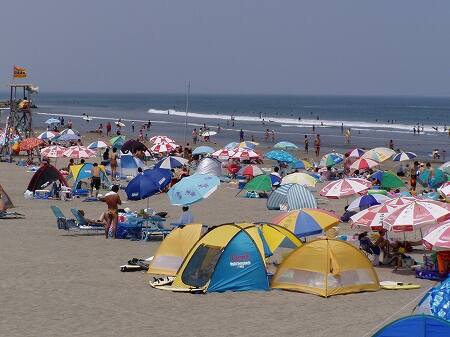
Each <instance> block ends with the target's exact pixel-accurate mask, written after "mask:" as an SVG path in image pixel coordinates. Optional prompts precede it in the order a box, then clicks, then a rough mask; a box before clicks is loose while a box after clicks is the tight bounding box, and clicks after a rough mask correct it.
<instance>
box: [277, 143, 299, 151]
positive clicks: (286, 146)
mask: <svg viewBox="0 0 450 337" xmlns="http://www.w3.org/2000/svg"><path fill="white" fill-rule="evenodd" d="M273 148H274V149H284V150H295V149H298V146H297V145H295V144H294V143H291V142H278V143H276V144H275V145H274V146H273Z"/></svg>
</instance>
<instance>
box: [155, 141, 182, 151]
mask: <svg viewBox="0 0 450 337" xmlns="http://www.w3.org/2000/svg"><path fill="white" fill-rule="evenodd" d="M178 146H179V145H177V144H175V143H159V144H155V145H153V146H152V147H151V149H150V151H152V152H154V153H169V152H172V151H174V150H175V149H176V148H177V147H178Z"/></svg>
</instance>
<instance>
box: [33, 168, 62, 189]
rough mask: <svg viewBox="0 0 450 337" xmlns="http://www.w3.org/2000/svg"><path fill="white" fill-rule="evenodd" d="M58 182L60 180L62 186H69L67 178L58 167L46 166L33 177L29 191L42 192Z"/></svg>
mask: <svg viewBox="0 0 450 337" xmlns="http://www.w3.org/2000/svg"><path fill="white" fill-rule="evenodd" d="M57 180H59V181H60V182H61V184H62V185H64V186H67V187H68V186H69V185H68V184H67V180H66V178H64V176H63V175H62V174H61V172H59V171H58V170H57V169H56V167H54V166H52V165H50V164H44V165H43V166H41V167H40V168H39V169H38V170H37V171H36V172H35V173H34V175H33V177H31V180H30V183H29V184H28V188H27V190H28V191H31V192H34V191H36V190H41V189H44V188H46V187H47V186H49V185H50V184H51V183H53V182H54V181H57Z"/></svg>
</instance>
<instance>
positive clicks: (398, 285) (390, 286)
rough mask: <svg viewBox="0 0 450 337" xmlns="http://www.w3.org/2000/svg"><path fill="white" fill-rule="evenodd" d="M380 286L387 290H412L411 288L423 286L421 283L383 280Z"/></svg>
mask: <svg viewBox="0 0 450 337" xmlns="http://www.w3.org/2000/svg"><path fill="white" fill-rule="evenodd" d="M380 287H381V288H382V289H386V290H410V289H419V288H420V287H421V286H420V285H419V284H412V283H403V282H395V281H381V282H380Z"/></svg>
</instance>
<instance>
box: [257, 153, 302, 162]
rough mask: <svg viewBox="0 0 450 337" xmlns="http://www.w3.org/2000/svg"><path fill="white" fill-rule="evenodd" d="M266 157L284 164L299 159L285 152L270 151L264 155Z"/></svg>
mask: <svg viewBox="0 0 450 337" xmlns="http://www.w3.org/2000/svg"><path fill="white" fill-rule="evenodd" d="M264 157H266V158H268V159H272V160H276V161H279V162H283V163H293V162H295V161H296V160H297V158H295V157H294V156H293V155H291V154H290V153H288V152H286V151H283V150H272V151H269V152H267V153H266V154H265V155H264Z"/></svg>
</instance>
